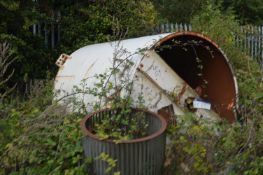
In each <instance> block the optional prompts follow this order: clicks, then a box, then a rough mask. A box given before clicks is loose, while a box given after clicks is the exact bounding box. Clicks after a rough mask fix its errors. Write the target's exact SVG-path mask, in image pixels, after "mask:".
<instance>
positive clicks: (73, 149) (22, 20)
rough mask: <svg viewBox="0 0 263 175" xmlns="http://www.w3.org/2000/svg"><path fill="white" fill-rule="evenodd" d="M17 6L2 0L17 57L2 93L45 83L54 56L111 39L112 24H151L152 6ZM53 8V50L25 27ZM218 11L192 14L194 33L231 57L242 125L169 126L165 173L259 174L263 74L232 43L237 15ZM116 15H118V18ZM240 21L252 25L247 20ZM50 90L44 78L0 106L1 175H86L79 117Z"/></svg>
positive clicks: (136, 29) (5, 36)
mask: <svg viewBox="0 0 263 175" xmlns="http://www.w3.org/2000/svg"><path fill="white" fill-rule="evenodd" d="M21 2H22V1H18V0H12V1H4V0H1V1H0V9H1V12H2V13H1V16H0V17H1V26H0V32H1V34H0V39H1V42H2V41H8V42H9V43H10V44H11V46H12V48H13V50H14V53H12V56H13V57H12V58H17V60H16V61H15V62H14V65H15V66H12V67H10V68H11V69H9V72H8V73H7V74H4V76H3V77H1V80H0V83H2V82H5V80H6V79H8V80H9V78H8V75H12V74H13V73H12V70H13V69H14V70H15V73H14V79H12V80H11V81H10V82H9V83H10V84H9V86H6V85H5V86H1V87H0V91H1V93H0V94H1V95H2V92H6V91H7V92H9V90H10V87H13V85H14V84H15V83H16V82H18V81H24V80H26V79H30V78H45V77H46V75H47V74H48V73H47V72H48V71H51V72H53V73H54V72H55V71H52V70H55V67H53V66H51V65H53V63H54V59H55V58H57V52H60V51H61V50H63V52H65V51H66V52H68V53H69V52H72V51H74V50H75V49H77V48H79V47H81V46H83V45H86V44H90V43H95V42H102V41H107V40H108V39H111V37H112V35H111V34H112V33H113V30H112V27H113V26H114V25H115V24H116V23H121V26H122V28H123V29H124V28H125V29H126V28H127V27H128V28H129V31H130V33H129V36H136V35H143V34H146V33H147V31H148V30H149V29H150V28H148V27H150V26H151V25H153V24H154V21H155V19H156V16H155V15H156V12H155V11H154V9H153V6H152V4H151V3H150V1H140V2H139V5H138V4H136V2H137V1H118V3H117V1H101V2H99V1H98V2H97V1H96V2H93V1H88V4H85V3H84V1H79V4H74V3H73V1H68V4H63V3H62V4H60V3H59V2H57V1H41V2H42V3H43V4H42V6H45V8H44V9H48V10H47V11H38V9H34V10H32V8H31V7H33V6H34V4H33V3H32V2H33V1H25V3H21ZM45 2H48V3H45ZM86 2H87V1H86ZM249 2H250V1H249ZM249 2H248V1H246V3H247V4H248V3H249ZM258 2H259V1H258ZM260 2H261V1H260ZM116 4H117V5H118V6H117V7H116V6H115V5H116ZM259 4H260V3H259ZM127 6H130V7H129V8H127ZM238 7H239V6H237V7H235V8H238ZM249 7H251V6H249ZM253 7H254V6H253ZM259 7H260V6H259ZM259 7H258V8H259ZM57 8H61V10H62V11H63V13H65V14H64V16H62V25H63V30H62V33H63V37H64V38H62V43H61V45H60V46H59V47H58V48H56V49H55V50H53V51H50V50H49V49H48V48H46V47H45V46H44V44H43V43H44V41H43V38H42V37H40V36H36V35H34V36H33V35H32V33H31V32H30V31H29V30H28V28H29V26H31V25H32V24H34V23H36V22H37V21H38V20H40V19H45V20H49V19H50V16H49V15H50V14H51V13H50V12H51V11H52V10H54V9H57ZM127 9H128V10H127ZM221 9H223V8H222V7H221V6H219V7H218V6H214V5H212V4H208V5H207V4H206V5H205V6H203V10H202V11H198V10H197V11H195V14H196V15H195V16H194V17H193V18H192V20H191V23H192V25H193V28H194V30H195V31H199V32H202V33H204V34H207V35H209V37H210V38H212V39H213V40H215V42H217V43H218V44H219V45H220V46H221V47H222V49H223V51H224V52H225V53H226V54H227V56H228V58H229V59H230V62H231V63H232V65H233V68H234V72H235V73H236V76H237V80H238V85H239V90H240V93H239V99H240V100H239V119H240V121H241V122H240V123H234V124H229V123H227V122H224V121H222V122H221V123H219V124H217V125H212V126H210V127H209V128H208V127H207V125H203V124H202V123H205V122H206V121H205V120H197V119H195V118H194V117H193V116H192V114H191V113H189V114H187V115H186V116H185V118H184V119H183V120H182V121H181V122H179V123H177V125H176V126H175V127H172V128H171V129H170V133H169V135H170V140H171V143H170V144H169V145H168V149H167V160H166V167H165V171H166V173H167V174H172V175H173V174H248V175H250V174H255V175H256V174H263V169H262V167H263V151H262V147H263V117H262V114H263V94H262V92H263V85H262V72H261V71H260V69H259V66H258V64H257V63H256V62H255V61H254V60H252V59H251V58H249V57H248V56H246V55H245V54H244V53H242V52H241V51H240V48H236V46H235V45H234V39H235V38H236V37H242V33H241V32H240V31H238V30H239V22H238V21H236V16H235V15H234V14H233V12H231V11H227V13H225V12H224V13H223V12H222V10H221ZM253 9H255V8H253ZM126 12H127V13H126ZM242 14H244V13H242ZM242 14H241V15H242ZM244 15H245V14H244ZM258 16H260V15H258ZM115 17H121V21H120V20H115V19H116V18H115ZM257 18H260V19H261V17H257ZM166 20H167V19H166ZM189 20H190V18H189ZM240 20H242V21H249V20H248V17H244V19H240ZM21 26H22V27H21ZM145 26H147V28H144V27H145ZM10 56H11V55H10ZM11 60H12V59H11ZM11 60H10V61H11ZM36 68H37V69H36ZM2 70H3V69H1V70H0V71H2ZM51 84H52V83H51ZM8 88H9V89H8ZM52 89H53V87H52V85H50V83H48V81H47V82H46V83H44V84H42V85H41V86H38V87H37V88H35V89H32V90H31V93H30V94H29V95H28V96H27V97H26V98H25V99H23V100H21V98H20V97H16V96H14V95H10V96H8V97H7V98H6V100H5V101H2V100H1V101H0V155H1V160H0V174H87V171H88V170H87V167H89V166H87V165H88V164H89V163H90V160H84V159H83V157H82V153H83V150H82V146H81V141H80V138H81V137H82V134H81V133H80V129H79V121H80V119H81V118H82V117H83V114H79V113H74V114H71V115H65V113H66V112H65V111H66V108H65V107H64V106H58V105H57V104H54V103H52V99H53V92H52ZM21 93H23V92H21ZM211 128H213V129H211Z"/></svg>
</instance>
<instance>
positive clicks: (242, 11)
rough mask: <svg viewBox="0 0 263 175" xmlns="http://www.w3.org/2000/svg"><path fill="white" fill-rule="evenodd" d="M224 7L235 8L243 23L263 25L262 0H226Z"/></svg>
mask: <svg viewBox="0 0 263 175" xmlns="http://www.w3.org/2000/svg"><path fill="white" fill-rule="evenodd" d="M223 5H224V8H225V9H227V8H233V9H234V10H235V13H236V15H237V16H238V18H239V19H240V21H241V22H242V23H243V24H255V25H263V1H262V0H249V1H248V0H224V3H223Z"/></svg>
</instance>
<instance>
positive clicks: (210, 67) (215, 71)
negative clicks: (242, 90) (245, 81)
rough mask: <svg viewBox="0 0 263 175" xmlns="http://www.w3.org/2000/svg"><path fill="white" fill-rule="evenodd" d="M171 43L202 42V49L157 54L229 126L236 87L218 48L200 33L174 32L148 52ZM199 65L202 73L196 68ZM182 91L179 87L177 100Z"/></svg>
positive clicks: (224, 57) (195, 47)
mask: <svg viewBox="0 0 263 175" xmlns="http://www.w3.org/2000/svg"><path fill="white" fill-rule="evenodd" d="M173 39H176V40H178V41H181V42H182V43H187V42H188V41H191V40H195V41H200V42H202V44H203V45H194V46H193V45H189V46H188V48H187V51H185V50H183V49H182V48H180V47H178V46H173V48H172V49H166V50H165V49H163V50H162V51H158V54H159V55H160V56H161V57H162V59H163V60H164V61H165V62H166V63H167V64H168V65H169V66H170V67H171V68H172V69H173V70H174V71H175V72H176V73H177V74H178V75H179V76H180V77H181V78H182V79H183V80H185V81H186V83H187V84H188V85H189V86H190V87H191V88H192V89H195V91H196V92H197V94H198V95H199V96H200V97H201V98H202V99H204V100H207V101H209V102H211V104H212V109H213V110H215V111H216V112H217V113H218V114H219V115H220V116H221V117H222V118H225V119H227V120H228V121H229V122H234V121H236V113H235V109H236V108H237V97H238V89H237V83H236V79H235V76H234V73H233V70H232V68H231V65H230V64H229V61H228V59H227V57H226V56H225V54H224V53H223V52H222V50H221V49H220V48H219V46H218V45H217V44H216V43H215V42H213V41H212V40H211V39H209V38H208V37H207V36H205V35H203V34H201V33H196V32H177V33H173V34H171V35H168V36H166V37H164V38H163V39H161V40H160V41H159V42H157V43H156V44H155V45H154V46H153V47H152V49H154V50H157V49H158V48H159V47H160V46H162V45H167V44H168V45H169V43H171V41H172V40H173ZM211 53H213V54H211ZM196 58H198V59H200V60H201V63H198V62H197V60H196ZM199 64H201V65H202V69H199V68H198V67H199V66H200V65H199ZM200 70H201V71H200ZM185 90H186V86H183V88H182V90H181V92H180V93H179V94H178V98H177V100H180V98H181V97H182V95H183V94H184V92H185Z"/></svg>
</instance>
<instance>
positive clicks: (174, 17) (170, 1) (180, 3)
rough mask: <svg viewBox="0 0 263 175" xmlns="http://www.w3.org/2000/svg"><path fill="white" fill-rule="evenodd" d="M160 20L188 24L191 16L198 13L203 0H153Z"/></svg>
mask: <svg viewBox="0 0 263 175" xmlns="http://www.w3.org/2000/svg"><path fill="white" fill-rule="evenodd" d="M153 2H154V5H155V7H156V9H157V11H158V13H159V16H160V17H161V18H162V19H161V21H168V22H174V23H181V22H182V23H188V22H190V19H191V17H192V16H193V15H195V14H196V13H198V11H199V10H200V9H201V7H202V6H203V4H204V3H205V1H204V0H162V1H160V0H153Z"/></svg>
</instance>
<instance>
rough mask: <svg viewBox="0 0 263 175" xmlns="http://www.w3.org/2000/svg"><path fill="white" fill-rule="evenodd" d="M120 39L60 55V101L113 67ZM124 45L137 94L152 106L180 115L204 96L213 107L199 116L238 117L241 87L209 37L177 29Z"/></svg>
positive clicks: (89, 100) (90, 99)
mask: <svg viewBox="0 0 263 175" xmlns="http://www.w3.org/2000/svg"><path fill="white" fill-rule="evenodd" d="M117 43H118V44H119V42H118V41H116V42H107V43H101V44H94V45H89V46H86V47H83V48H81V49H79V50H77V51H75V52H74V53H72V54H71V55H70V56H68V57H66V56H65V55H64V56H62V57H65V58H66V59H65V58H62V57H61V58H60V64H59V65H60V68H59V71H58V74H57V76H56V80H55V90H60V91H61V92H62V93H60V94H59V96H58V97H57V99H60V98H61V97H63V96H67V95H69V94H71V93H72V90H73V87H74V86H79V85H81V82H82V80H83V79H85V80H87V79H88V81H87V82H86V83H85V85H87V86H92V85H93V84H94V81H95V80H94V79H93V78H92V77H94V75H95V74H99V73H103V72H105V71H106V70H107V69H108V68H110V67H111V65H112V58H113V56H114V53H115V52H116V45H117ZM120 44H121V48H122V49H125V51H127V53H129V54H131V59H132V61H133V62H134V63H135V64H134V66H133V69H132V71H131V73H130V74H129V76H130V79H131V80H132V81H133V82H134V87H135V89H134V90H133V95H134V96H137V95H138V94H143V96H144V98H145V104H146V106H148V107H149V109H150V110H152V111H154V112H157V111H160V110H162V109H164V110H165V109H171V108H172V110H170V111H169V112H170V113H171V112H172V113H173V114H174V116H180V115H183V114H184V108H185V106H186V105H185V101H186V99H188V98H201V99H202V100H204V101H207V102H209V103H210V104H211V110H207V109H197V110H195V113H196V115H197V116H200V117H205V118H215V119H217V118H218V116H220V117H221V118H225V119H227V120H228V121H230V122H233V121H235V120H236V112H235V110H236V108H237V100H238V95H237V94H238V88H237V82H236V79H235V76H234V73H233V70H232V68H231V65H230V64H229V61H228V59H227V57H226V55H225V54H224V52H223V51H222V50H221V49H220V48H219V46H218V45H217V44H216V43H214V42H213V41H212V40H211V39H209V38H208V37H207V36H204V35H202V34H200V33H196V32H177V33H167V34H161V35H153V36H145V37H140V38H134V39H127V40H123V41H121V42H120ZM138 50H142V51H140V52H138ZM142 85H143V86H142ZM76 98H82V99H83V101H84V102H85V103H87V104H92V102H94V101H96V98H94V97H91V96H85V95H84V96H83V95H79V96H78V95H77V96H76ZM65 99H66V98H65ZM87 108H88V107H87Z"/></svg>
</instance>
